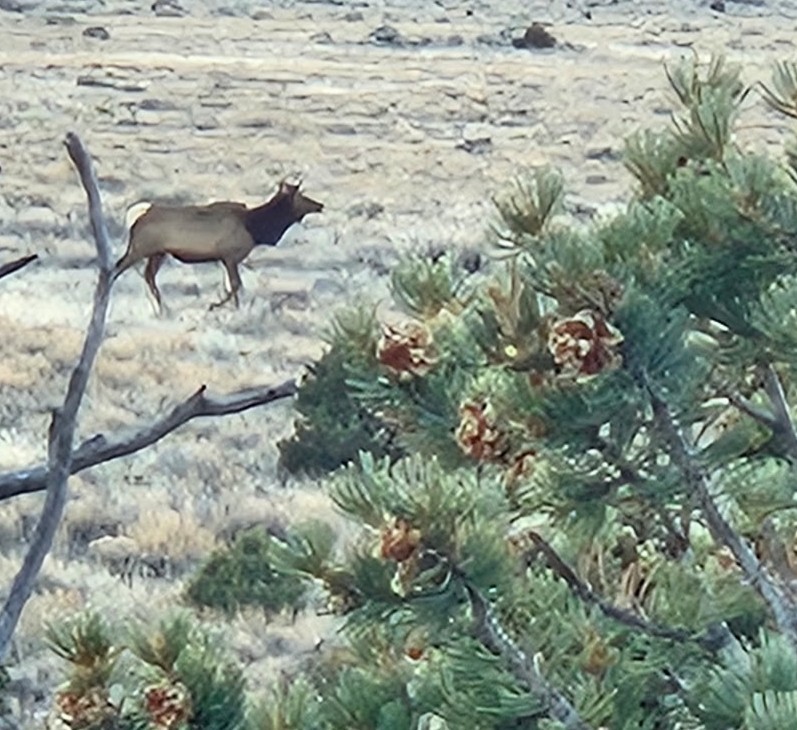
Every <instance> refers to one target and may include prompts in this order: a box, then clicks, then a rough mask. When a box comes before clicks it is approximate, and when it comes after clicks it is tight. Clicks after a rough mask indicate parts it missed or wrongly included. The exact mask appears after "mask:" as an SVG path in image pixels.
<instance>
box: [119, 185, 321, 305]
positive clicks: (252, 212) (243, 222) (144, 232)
mask: <svg viewBox="0 0 797 730" xmlns="http://www.w3.org/2000/svg"><path fill="white" fill-rule="evenodd" d="M300 186H301V183H299V184H297V185H291V184H289V183H287V182H285V181H284V180H283V181H282V182H281V183H280V185H279V190H278V191H277V192H276V193H275V194H274V196H273V197H272V198H271V200H269V201H267V202H266V203H264V204H263V205H261V206H259V207H256V208H247V207H246V205H244V204H243V203H233V202H215V203H210V204H208V205H186V206H169V205H158V204H153V203H138V204H136V205H134V206H132V207H131V208H130V209H129V210H128V213H127V225H128V228H129V231H130V234H129V235H130V238H129V241H128V244H127V251H126V252H125V254H124V256H122V258H120V259H119V261H117V262H116V266H115V268H114V279H116V278H117V277H118V276H119V275H121V274H122V273H123V272H125V271H126V270H127V269H129V268H130V267H131V266H133V265H134V264H136V263H138V262H139V261H141V260H142V259H147V265H146V267H145V269H144V279H145V281H146V282H147V286H148V287H149V290H150V291H151V292H152V296H153V297H154V298H155V302H156V303H157V306H158V311H161V310H162V306H163V304H162V300H161V295H160V291H159V290H158V285H157V283H156V281H155V277H156V275H157V273H158V269H160V267H161V264H162V263H163V261H164V259H165V258H166V256H167V255H171V256H173V257H174V258H176V259H177V260H178V261H182V262H183V263H185V264H198V263H205V262H208V261H219V262H221V264H222V265H223V266H224V269H225V273H226V276H225V279H226V284H227V286H226V289H227V295H226V296H225V297H224V298H223V299H222V300H221V301H219V302H216V303H214V304H211V305H210V309H211V310H213V309H215V308H216V307H220V306H222V305H223V304H225V303H226V302H228V301H229V300H230V299H232V300H233V302H234V303H235V306H236V307H237V306H239V302H238V290H239V289H240V288H241V276H240V274H239V272H238V264H240V263H241V262H242V261H243V260H244V259H245V258H246V257H247V256H248V255H249V254H250V252H251V251H252V249H253V248H254V247H255V246H276V244H277V243H278V242H279V240H280V239H281V238H282V236H283V234H284V233H285V231H287V230H288V228H290V227H291V226H292V225H293V224H294V223H298V222H299V221H301V220H302V219H303V218H304V217H305V216H306V215H307V214H308V213H320V212H321V211H322V210H323V209H324V205H323V204H322V203H319V202H318V201H316V200H313V199H312V198H308V197H307V196H306V195H304V194H303V193H302V192H301V191H300V190H299V187H300Z"/></svg>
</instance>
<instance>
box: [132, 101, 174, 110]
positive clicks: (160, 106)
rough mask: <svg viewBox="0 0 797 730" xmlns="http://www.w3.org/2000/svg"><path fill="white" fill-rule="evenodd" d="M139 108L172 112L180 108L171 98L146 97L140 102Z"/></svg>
mask: <svg viewBox="0 0 797 730" xmlns="http://www.w3.org/2000/svg"><path fill="white" fill-rule="evenodd" d="M137 106H138V108H139V109H146V110H148V111H153V112H170V111H174V110H175V109H179V107H178V106H177V104H175V103H174V102H173V101H170V100H169V99H144V100H142V101H140V102H139V103H138V105H137Z"/></svg>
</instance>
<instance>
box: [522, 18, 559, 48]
mask: <svg viewBox="0 0 797 730" xmlns="http://www.w3.org/2000/svg"><path fill="white" fill-rule="evenodd" d="M512 45H513V46H514V47H515V48H528V49H532V48H536V49H540V48H553V47H554V46H556V38H554V37H553V36H552V35H551V34H550V33H549V32H548V31H547V30H546V29H545V26H544V25H543V24H542V23H537V22H534V23H532V24H531V25H530V26H529V27H528V28H526V32H525V33H524V34H523V37H522V38H513V39H512Z"/></svg>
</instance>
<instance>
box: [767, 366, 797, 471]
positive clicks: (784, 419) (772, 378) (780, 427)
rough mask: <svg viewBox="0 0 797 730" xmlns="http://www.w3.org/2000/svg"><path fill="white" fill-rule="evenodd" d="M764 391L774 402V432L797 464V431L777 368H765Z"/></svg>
mask: <svg viewBox="0 0 797 730" xmlns="http://www.w3.org/2000/svg"><path fill="white" fill-rule="evenodd" d="M764 391H765V392H766V394H767V395H768V396H769V400H770V401H771V402H772V411H773V415H774V425H773V426H772V430H773V431H774V433H775V434H776V435H777V436H779V437H780V440H781V443H782V444H783V446H784V447H785V448H786V451H787V453H788V455H789V458H790V460H791V461H792V462H797V431H795V429H794V421H792V418H791V413H789V405H788V403H787V402H786V393H785V392H784V391H783V384H782V383H781V382H780V377H779V376H778V373H777V371H776V370H775V368H774V367H773V366H772V365H771V364H769V365H767V366H766V367H765V368H764Z"/></svg>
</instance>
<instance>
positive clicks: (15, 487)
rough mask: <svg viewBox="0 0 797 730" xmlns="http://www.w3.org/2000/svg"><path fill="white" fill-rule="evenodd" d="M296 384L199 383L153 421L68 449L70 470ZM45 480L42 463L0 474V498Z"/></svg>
mask: <svg viewBox="0 0 797 730" xmlns="http://www.w3.org/2000/svg"><path fill="white" fill-rule="evenodd" d="M297 388H298V386H297V385H296V382H295V381H293V380H286V381H285V382H284V383H281V384H279V385H274V386H264V387H260V388H248V389H246V390H242V391H238V392H237V393H230V394H229V395H225V396H221V397H217V398H213V397H210V396H208V395H206V394H205V386H204V385H203V386H202V387H201V388H200V389H199V390H197V391H196V393H194V394H193V395H192V396H191V397H190V398H188V399H187V400H185V401H183V402H182V403H179V404H178V405H177V406H175V407H174V408H173V409H172V410H171V411H170V412H169V413H168V414H167V415H165V416H164V417H163V418H161V419H159V420H157V421H155V422H154V423H150V424H147V425H145V426H140V427H138V428H137V429H135V430H133V431H131V432H128V433H126V434H116V435H114V436H113V437H111V438H106V437H105V436H103V435H97V436H93V437H92V438H90V439H87V440H86V441H84V442H83V443H82V444H81V445H80V446H79V447H78V448H77V449H76V450H75V451H74V452H73V453H72V463H71V467H70V473H71V474H77V473H78V472H80V471H83V470H84V469H88V468H89V467H92V466H96V465H97V464H101V463H103V462H106V461H111V460H113V459H118V458H119V457H121V456H127V455H128V454H133V453H135V452H136V451H140V450H141V449H144V448H146V447H147V446H150V445H152V444H154V443H155V442H156V441H159V440H160V439H162V438H163V437H164V436H166V435H167V434H169V433H171V432H172V431H174V430H175V429H177V428H179V427H180V426H182V425H183V424H185V423H187V422H188V421H191V420H193V419H194V418H201V417H203V416H225V415H229V414H232V413H241V412H242V411H246V410H249V409H250V408H256V407H257V406H262V405H266V404H267V403H272V402H273V401H276V400H280V399H282V398H289V397H291V396H293V395H295V394H296V391H297ZM46 480H47V467H46V466H44V465H39V466H35V467H31V468H29V469H20V470H18V471H11V472H6V473H5V474H0V501H2V500H4V499H9V498H11V497H14V496H16V495H18V494H27V493H29V492H38V491H41V490H42V489H44V488H45V485H46Z"/></svg>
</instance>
